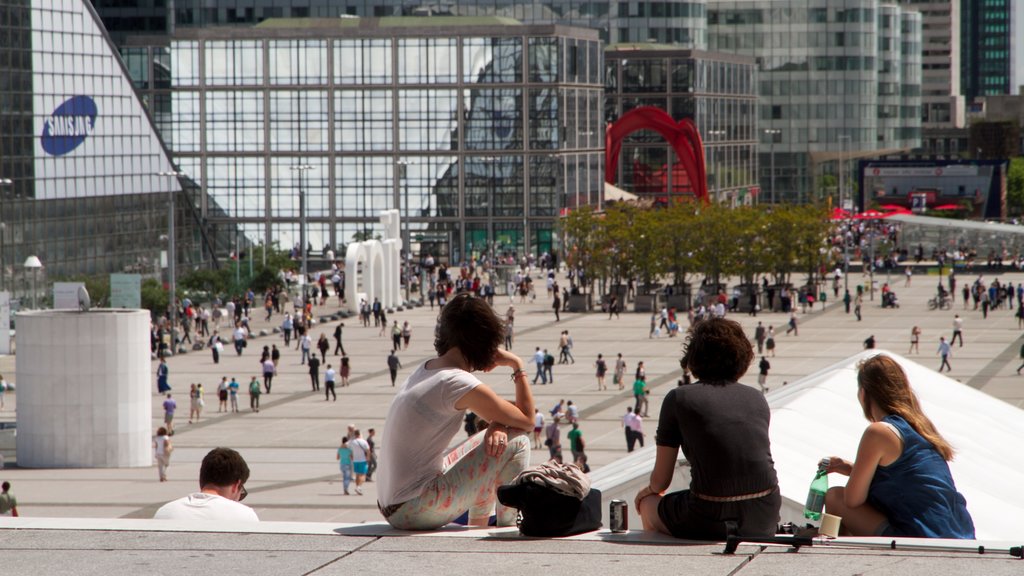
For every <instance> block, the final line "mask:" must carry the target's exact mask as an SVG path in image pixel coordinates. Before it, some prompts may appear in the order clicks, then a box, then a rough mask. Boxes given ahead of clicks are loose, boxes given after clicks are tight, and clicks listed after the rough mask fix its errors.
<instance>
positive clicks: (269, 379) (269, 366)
mask: <svg viewBox="0 0 1024 576" xmlns="http://www.w3.org/2000/svg"><path fill="white" fill-rule="evenodd" d="M262 364H263V388H264V389H265V390H266V393H267V394H270V386H271V385H272V384H273V383H274V372H275V368H274V361H273V360H271V359H270V356H269V355H268V356H267V359H266V360H264V361H263V363H262Z"/></svg>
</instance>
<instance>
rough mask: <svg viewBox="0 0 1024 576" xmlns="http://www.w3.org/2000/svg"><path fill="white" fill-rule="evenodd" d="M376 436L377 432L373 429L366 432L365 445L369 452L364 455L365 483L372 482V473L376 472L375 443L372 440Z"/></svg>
mask: <svg viewBox="0 0 1024 576" xmlns="http://www.w3.org/2000/svg"><path fill="white" fill-rule="evenodd" d="M376 435H377V431H376V430H374V429H373V428H370V429H369V430H367V431H366V444H367V445H368V446H369V447H370V452H369V453H368V454H367V455H366V481H367V482H373V473H374V472H376V471H377V442H376V441H375V440H374V436H376Z"/></svg>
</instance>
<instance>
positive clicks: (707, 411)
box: [635, 318, 782, 540]
mask: <svg viewBox="0 0 1024 576" xmlns="http://www.w3.org/2000/svg"><path fill="white" fill-rule="evenodd" d="M753 358H754V350H753V348H752V347H751V346H750V342H749V341H748V340H747V337H746V336H745V335H744V333H743V328H742V327H741V326H740V325H739V324H738V323H736V322H733V321H732V320H725V319H723V318H713V319H709V320H705V321H703V322H700V323H698V324H696V325H695V326H694V327H693V329H692V331H691V332H690V335H689V337H688V339H687V342H686V350H685V353H684V355H683V364H684V366H686V368H688V369H689V370H690V372H692V373H693V375H694V377H696V378H697V382H695V383H694V384H692V385H690V386H679V387H676V388H675V389H673V390H670V391H669V393H668V395H667V396H666V397H665V401H664V402H663V403H662V405H661V414H660V417H659V418H658V432H657V437H656V439H655V441H656V443H657V445H658V452H657V457H656V460H655V463H654V471H653V472H651V479H650V483H649V484H648V485H647V486H645V487H644V488H643V489H642V490H640V492H639V493H638V494H637V495H636V500H635V505H636V510H637V511H638V512H639V514H640V517H641V519H642V520H643V527H644V530H650V531H657V532H663V533H665V534H670V535H672V536H675V537H677V538H687V539H692V540H722V539H724V538H725V536H726V524H725V523H726V522H727V521H732V522H735V523H736V525H737V527H738V529H739V533H740V534H743V535H745V536H771V535H773V534H775V530H776V527H777V526H778V520H779V508H780V507H781V506H782V497H781V495H780V494H779V488H778V479H777V477H776V474H775V463H774V462H773V460H772V455H771V445H770V444H771V443H770V441H769V438H768V422H769V419H770V412H769V410H768V403H767V402H766V401H765V399H764V396H763V395H762V394H761V393H760V392H759V391H757V390H755V389H754V388H751V387H749V386H745V385H743V384H739V383H738V382H736V381H737V380H738V379H739V378H740V377H742V376H743V375H744V374H745V373H746V371H747V367H749V366H750V363H751V361H752V360H753ZM680 448H682V449H683V455H684V456H686V459H687V461H688V462H689V463H690V474H691V479H690V489H689V490H681V491H679V492H673V493H671V494H666V495H663V494H664V492H665V490H666V489H667V488H668V487H669V485H670V484H671V483H672V473H673V471H674V470H675V468H676V458H677V456H678V454H679V449H680Z"/></svg>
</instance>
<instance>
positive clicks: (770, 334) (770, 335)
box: [764, 325, 775, 358]
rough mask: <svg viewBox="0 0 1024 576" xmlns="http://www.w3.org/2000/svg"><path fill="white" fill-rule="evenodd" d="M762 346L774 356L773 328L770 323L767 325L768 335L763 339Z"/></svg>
mask: <svg viewBox="0 0 1024 576" xmlns="http://www.w3.org/2000/svg"><path fill="white" fill-rule="evenodd" d="M764 347H765V349H766V350H768V354H769V355H770V356H771V357H772V358H775V328H774V327H773V326H771V325H769V326H768V337H767V338H765V340H764Z"/></svg>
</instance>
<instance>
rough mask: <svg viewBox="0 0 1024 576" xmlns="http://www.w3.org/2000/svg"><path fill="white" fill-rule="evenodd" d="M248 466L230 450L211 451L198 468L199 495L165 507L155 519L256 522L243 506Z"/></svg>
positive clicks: (195, 493) (187, 497) (252, 514)
mask: <svg viewBox="0 0 1024 576" xmlns="http://www.w3.org/2000/svg"><path fill="white" fill-rule="evenodd" d="M247 480H249V466H248V464H246V463H245V459H244V458H242V455H241V454H239V453H238V452H236V451H234V450H232V449H231V448H214V449H213V450H210V452H209V454H207V455H206V457H204V458H203V463H202V465H201V466H200V468H199V487H200V490H199V492H193V493H192V494H189V495H188V496H185V497H184V498H179V499H177V500H174V501H173V502H168V503H167V504H164V505H163V506H162V507H161V508H160V509H159V510H157V511H156V514H155V515H154V516H153V518H154V519H156V520H237V521H243V522H258V521H259V517H258V516H256V512H255V511H254V510H253V509H252V508H249V507H248V506H246V505H245V504H242V503H241V501H242V500H244V499H245V497H246V495H247V494H248V492H246V490H245V483H246V481H247Z"/></svg>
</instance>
